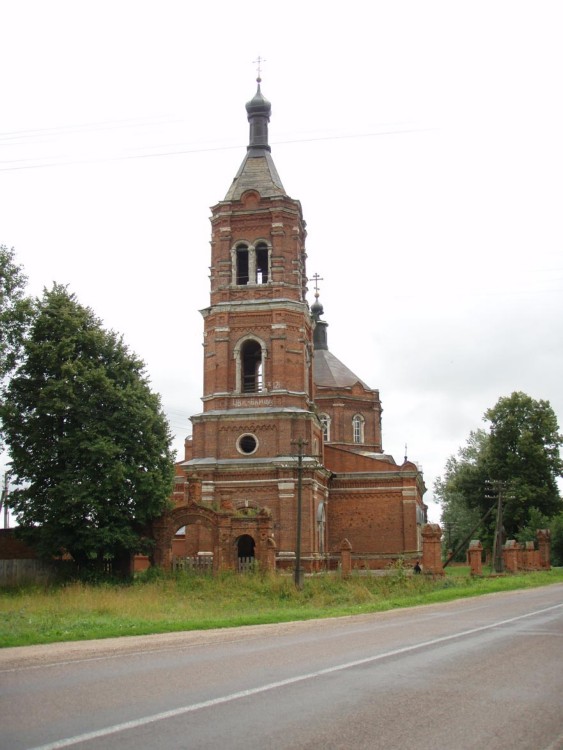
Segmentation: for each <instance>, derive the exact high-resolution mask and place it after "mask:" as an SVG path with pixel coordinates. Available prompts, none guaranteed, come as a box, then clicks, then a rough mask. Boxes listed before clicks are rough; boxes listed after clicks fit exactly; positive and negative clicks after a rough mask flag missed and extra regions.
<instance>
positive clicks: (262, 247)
mask: <svg viewBox="0 0 563 750" xmlns="http://www.w3.org/2000/svg"><path fill="white" fill-rule="evenodd" d="M269 255H270V251H269V250H268V246H267V245H266V243H265V242H259V243H258V244H257V245H256V283H257V284H267V283H268V279H269V273H268V271H269V262H268V261H269Z"/></svg>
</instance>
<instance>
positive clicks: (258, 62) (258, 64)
mask: <svg viewBox="0 0 563 750" xmlns="http://www.w3.org/2000/svg"><path fill="white" fill-rule="evenodd" d="M265 62H266V58H265V57H260V55H258V57H257V58H256V60H253V61H252V64H253V65H256V73H257V74H258V77H257V79H256V80H257V81H258V83H260V81H261V80H262V63H265Z"/></svg>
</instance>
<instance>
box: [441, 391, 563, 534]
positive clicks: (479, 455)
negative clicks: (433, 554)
mask: <svg viewBox="0 0 563 750" xmlns="http://www.w3.org/2000/svg"><path fill="white" fill-rule="evenodd" d="M484 419H485V421H488V422H489V423H490V428H489V431H488V432H486V431H485V430H477V431H476V432H472V433H471V435H470V437H469V440H468V442H467V445H466V446H465V447H464V448H462V449H460V451H459V453H458V456H457V457H452V458H450V459H449V461H448V462H447V464H446V473H445V475H444V478H443V479H442V478H439V479H438V480H437V482H436V487H435V489H436V496H437V498H438V500H439V501H440V502H441V504H442V508H443V516H442V519H443V521H444V522H449V523H450V524H453V523H458V524H460V525H462V524H463V518H464V516H463V514H464V513H465V514H466V513H467V511H476V512H477V513H478V514H479V516H480V517H482V516H484V515H485V513H486V512H487V510H489V508H490V507H491V504H492V503H493V500H491V498H489V497H487V494H488V493H487V492H486V489H485V488H486V480H489V479H490V480H495V481H499V482H506V484H507V491H506V492H505V494H504V503H503V505H504V508H503V524H504V529H505V533H506V535H507V536H508V537H512V538H514V537H515V536H516V535H517V533H518V532H519V531H520V530H522V529H524V528H525V527H526V526H527V525H528V524H529V523H531V522H533V517H532V516H533V514H534V512H536V513H537V514H539V516H541V517H543V518H551V517H552V516H554V515H556V514H557V513H558V512H560V511H561V509H562V508H563V503H562V501H561V497H560V494H559V491H558V486H557V479H558V477H561V476H562V475H563V463H562V461H561V457H560V447H561V445H562V444H563V438H562V436H561V435H560V434H559V427H558V424H557V418H556V416H555V413H554V412H553V409H552V408H551V406H550V404H549V402H547V401H535V400H534V399H532V398H530V397H529V396H527V395H526V394H524V393H520V392H516V393H513V394H512V395H511V396H509V397H506V398H501V399H499V401H498V402H497V404H496V405H495V406H494V407H493V408H492V409H489V410H488V411H487V412H486V413H485V417H484ZM494 523H495V515H494V514H492V515H491V516H490V518H489V519H488V521H487V524H486V528H485V530H484V533H483V535H482V537H481V540H482V542H483V544H484V546H489V544H490V541H491V536H492V529H493V526H494Z"/></svg>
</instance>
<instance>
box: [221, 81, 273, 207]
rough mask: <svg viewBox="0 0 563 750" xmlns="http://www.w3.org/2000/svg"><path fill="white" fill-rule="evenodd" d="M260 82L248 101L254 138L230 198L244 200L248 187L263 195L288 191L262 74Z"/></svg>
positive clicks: (250, 141)
mask: <svg viewBox="0 0 563 750" xmlns="http://www.w3.org/2000/svg"><path fill="white" fill-rule="evenodd" d="M256 83H257V84H258V88H257V90H256V93H255V94H254V97H253V98H252V99H251V100H250V101H249V102H247V103H246V113H247V115H248V122H249V123H250V138H249V143H248V147H247V150H246V155H245V157H244V159H243V161H242V164H241V165H240V168H239V171H238V172H237V174H236V176H235V178H234V180H233V182H232V183H231V187H230V188H229V190H228V192H227V195H226V196H225V200H226V201H232V200H240V198H241V196H242V195H243V193H245V192H246V191H247V190H255V191H256V192H258V193H259V194H260V196H261V197H262V198H271V197H273V196H278V195H286V192H285V188H284V186H283V185H282V181H281V179H280V176H279V174H278V171H277V169H276V165H275V164H274V161H273V159H272V155H271V153H270V151H271V149H270V145H269V143H268V123H269V122H270V115H271V114H272V105H271V104H270V102H269V101H268V100H267V99H266V97H265V96H264V94H263V93H262V90H261V88H260V84H261V83H262V78H261V77H260V74H258V77H257V79H256Z"/></svg>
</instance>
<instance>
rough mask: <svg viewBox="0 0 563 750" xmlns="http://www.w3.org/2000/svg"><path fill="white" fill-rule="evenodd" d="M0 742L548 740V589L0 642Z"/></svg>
mask: <svg viewBox="0 0 563 750" xmlns="http://www.w3.org/2000/svg"><path fill="white" fill-rule="evenodd" d="M0 721H1V724H0V748H2V750H20V749H22V748H27V749H30V748H34V749H37V748H41V750H47V748H49V749H51V750H54V749H55V748H63V747H76V748H80V749H82V750H85V749H86V748H88V750H93V749H94V748H96V750H100V749H101V748H104V750H106V749H107V748H112V749H113V748H116V749H117V750H125V749H131V750H133V748H134V749H135V750H143V749H144V748H151V749H153V748H158V749H159V750H160V749H162V750H171V749H172V748H175V749H176V748H187V749H189V750H195V749H197V750H204V749H205V750H217V749H218V748H225V750H250V749H251V748H267V750H278V749H279V750H281V749H282V748H283V749H289V748H291V750H304V749H305V748H307V749H312V748H315V749H316V748H322V749H323V750H331V749H335V750H336V748H346V750H349V748H354V749H357V748H360V749H362V748H365V749H368V748H369V750H377V749H378V748H385V750H402V749H403V748H416V750H439V749H441V748H454V749H455V750H464V749H465V748H480V749H482V748H487V750H496V749H500V748H503V749H504V748H510V749H511V750H512V749H514V748H519V749H520V748H521V749H527V748H529V749H530V750H559V749H560V748H563V584H556V585H552V586H548V587H544V588H539V589H531V590H527V591H519V592H514V593H506V594H495V595H491V596H485V597H480V598H475V599H466V600H461V601H456V602H452V603H449V604H444V605H431V606H425V607H416V608H413V609H408V610H400V611H394V612H388V613H384V614H376V615H361V616H358V617H345V618H339V619H336V620H315V621H310V622H305V623H290V624H286V625H266V626H259V627H247V628H238V629H234V630H214V631H207V632H201V633H175V634H170V635H165V636H148V637H142V638H136V637H133V638H123V639H113V640H110V641H89V642H83V643H75V644H55V645H52V646H33V647H28V648H12V649H3V650H1V651H0Z"/></svg>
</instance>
